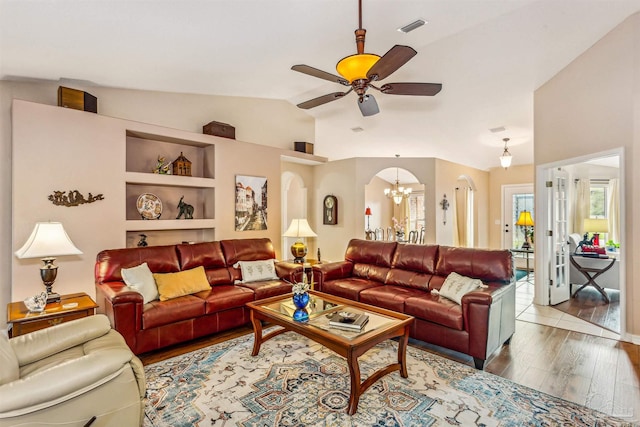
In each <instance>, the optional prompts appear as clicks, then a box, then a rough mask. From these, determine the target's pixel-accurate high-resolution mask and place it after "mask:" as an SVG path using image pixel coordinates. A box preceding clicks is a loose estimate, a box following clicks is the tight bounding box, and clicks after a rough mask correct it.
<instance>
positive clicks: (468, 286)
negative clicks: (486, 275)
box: [440, 272, 484, 304]
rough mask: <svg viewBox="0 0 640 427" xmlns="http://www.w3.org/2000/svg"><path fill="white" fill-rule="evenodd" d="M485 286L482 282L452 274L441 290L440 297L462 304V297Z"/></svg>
mask: <svg viewBox="0 0 640 427" xmlns="http://www.w3.org/2000/svg"><path fill="white" fill-rule="evenodd" d="M482 286H484V285H483V284H482V280H480V279H472V278H471V277H466V276H461V275H460V274H458V273H455V272H453V273H450V274H449V275H448V276H447V278H446V279H445V281H444V283H443V284H442V287H441V288H440V296H443V297H445V298H448V299H450V300H451V301H455V302H456V303H458V304H462V296H463V295H464V294H467V293H469V292H471V291H474V290H476V289H479V288H481V287H482Z"/></svg>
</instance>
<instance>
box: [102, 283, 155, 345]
mask: <svg viewBox="0 0 640 427" xmlns="http://www.w3.org/2000/svg"><path fill="white" fill-rule="evenodd" d="M96 303H97V304H98V309H97V310H98V313H101V314H104V315H105V316H107V317H108V318H109V322H110V323H111V326H112V327H113V329H115V330H116V331H118V332H120V334H121V335H122V336H123V337H124V339H125V341H126V342H127V345H128V346H129V348H131V349H134V351H135V348H136V334H137V333H138V332H139V331H140V330H141V329H142V312H143V309H144V303H143V300H142V294H140V293H138V292H135V291H133V290H132V289H131V288H129V287H128V286H126V285H125V284H124V283H123V282H105V283H96Z"/></svg>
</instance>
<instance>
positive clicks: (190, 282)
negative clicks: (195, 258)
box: [153, 266, 211, 301]
mask: <svg viewBox="0 0 640 427" xmlns="http://www.w3.org/2000/svg"><path fill="white" fill-rule="evenodd" d="M153 278H154V279H155V280H156V285H157V286H158V293H159V294H160V301H167V300H170V299H172V298H177V297H181V296H184V295H190V294H195V293H196V292H200V291H205V290H208V289H211V286H210V285H209V282H208V281H207V276H206V274H204V267H202V266H200V267H196V268H192V269H191V270H185V271H180V272H177V273H164V274H159V273H154V274H153Z"/></svg>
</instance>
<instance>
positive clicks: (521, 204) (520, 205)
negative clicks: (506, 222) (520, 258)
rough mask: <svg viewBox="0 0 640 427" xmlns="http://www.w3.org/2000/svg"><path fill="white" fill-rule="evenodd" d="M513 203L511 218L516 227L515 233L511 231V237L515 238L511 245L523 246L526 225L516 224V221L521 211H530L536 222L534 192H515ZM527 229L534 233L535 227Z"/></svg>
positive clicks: (514, 228)
mask: <svg viewBox="0 0 640 427" xmlns="http://www.w3.org/2000/svg"><path fill="white" fill-rule="evenodd" d="M512 203H513V209H512V212H513V218H511V224H514V227H513V233H511V238H512V239H513V240H512V242H511V247H512V248H521V247H522V244H523V243H524V242H525V227H524V226H522V225H515V223H516V222H518V218H520V213H521V212H523V211H528V212H530V213H531V218H532V219H533V223H534V224H535V222H536V221H535V215H534V211H533V193H520V194H514V195H513V200H512ZM526 231H528V232H529V233H532V232H533V227H526ZM531 243H533V242H531Z"/></svg>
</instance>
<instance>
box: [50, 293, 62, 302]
mask: <svg viewBox="0 0 640 427" xmlns="http://www.w3.org/2000/svg"><path fill="white" fill-rule="evenodd" d="M61 300H62V298H61V297H60V294H59V293H57V292H51V293H47V304H51V303H54V302H60V301H61Z"/></svg>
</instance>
